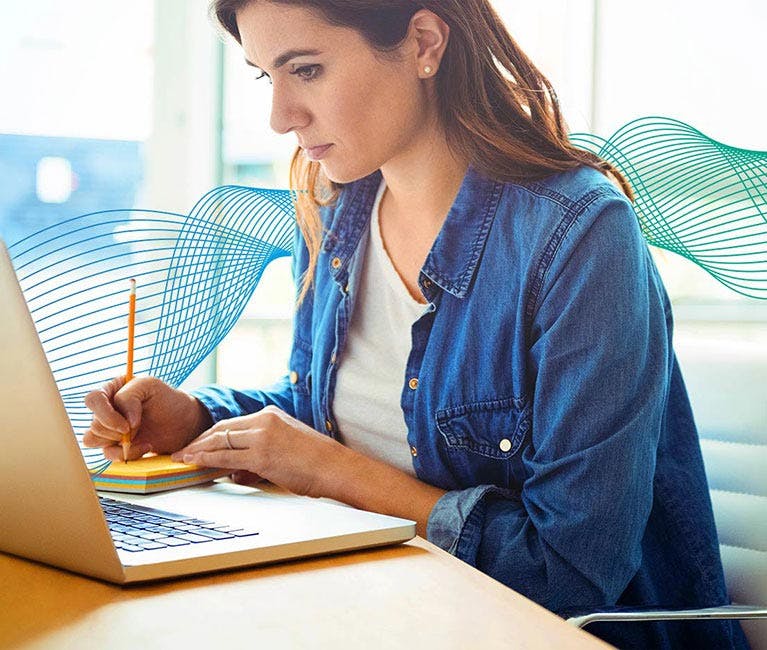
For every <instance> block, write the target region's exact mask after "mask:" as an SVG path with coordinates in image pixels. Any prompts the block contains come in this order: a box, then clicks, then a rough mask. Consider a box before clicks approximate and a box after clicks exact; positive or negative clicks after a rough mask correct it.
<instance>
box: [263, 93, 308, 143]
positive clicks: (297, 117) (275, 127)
mask: <svg viewBox="0 0 767 650" xmlns="http://www.w3.org/2000/svg"><path fill="white" fill-rule="evenodd" d="M310 119H311V118H310V115H309V112H308V110H307V109H306V107H305V106H303V105H302V104H301V103H300V102H298V101H297V100H296V98H295V97H292V96H291V95H290V94H289V93H288V92H287V91H286V90H283V89H278V88H277V86H276V85H275V86H273V88H272V112H271V116H270V118H269V126H270V127H271V128H272V131H274V132H275V133H279V134H283V133H290V132H291V131H295V130H296V129H300V128H302V127H305V126H306V125H307V124H308V123H309V121H310Z"/></svg>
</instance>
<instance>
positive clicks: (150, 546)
mask: <svg viewBox="0 0 767 650" xmlns="http://www.w3.org/2000/svg"><path fill="white" fill-rule="evenodd" d="M139 546H141V548H143V549H144V550H145V551H155V550H157V549H158V548H168V547H167V546H166V545H165V544H160V543H158V542H150V541H145V542H141V544H139Z"/></svg>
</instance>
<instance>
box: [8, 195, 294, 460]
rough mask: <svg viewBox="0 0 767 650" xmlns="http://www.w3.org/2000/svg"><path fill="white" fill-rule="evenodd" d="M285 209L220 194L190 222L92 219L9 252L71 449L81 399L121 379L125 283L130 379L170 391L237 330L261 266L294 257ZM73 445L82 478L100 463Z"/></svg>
mask: <svg viewBox="0 0 767 650" xmlns="http://www.w3.org/2000/svg"><path fill="white" fill-rule="evenodd" d="M293 202H294V196H293V194H292V193H291V192H289V191H287V190H264V189H253V188H246V187H235V186H226V187H220V188H217V189H215V190H212V191H211V192H209V193H208V194H206V195H205V196H204V197H203V198H202V199H201V200H200V201H199V202H198V203H197V204H196V205H195V206H194V208H193V209H192V211H191V212H190V214H189V215H187V216H185V215H180V214H174V213H169V212H156V211H151V210H110V211H105V212H96V213H93V214H88V215H83V216H80V217H75V218H73V219H69V220H67V221H64V222H61V223H58V224H56V225H54V226H51V227H50V228H46V229H45V230H42V231H40V232H37V233H35V234H33V235H30V236H29V237H27V238H25V239H22V240H20V241H18V242H16V243H15V244H13V245H12V246H10V247H9V251H10V253H11V257H12V258H13V262H14V266H15V268H16V273H17V275H18V276H19V282H20V284H21V287H22V290H23V291H24V295H25V298H26V300H27V303H28V304H29V308H30V312H31V313H32V318H33V319H34V321H35V324H36V326H37V329H38V333H39V335H40V339H41V341H42V344H43V348H44V349H45V352H46V355H47V357H48V361H49V363H50V365H51V369H52V371H53V375H54V377H55V379H56V383H57V384H58V387H59V390H60V391H61V395H62V397H63V400H64V405H65V407H66V410H67V413H68V414H69V417H70V420H71V421H72V425H73V427H74V430H75V434H76V435H77V438H78V441H80V442H81V440H82V434H83V433H84V432H85V431H86V429H87V428H88V425H89V424H90V421H91V414H90V411H89V410H88V409H87V408H86V407H85V405H84V403H83V399H84V397H85V395H86V394H87V393H88V392H90V391H91V390H93V389H94V388H98V387H99V386H101V385H102V384H103V383H105V382H107V381H109V380H111V379H113V378H114V377H117V376H120V375H122V374H124V373H125V359H126V326H127V313H128V312H127V309H128V300H127V298H128V287H129V280H130V279H131V278H135V279H136V281H137V283H138V287H139V289H138V291H139V294H138V296H139V297H138V300H137V309H136V336H135V360H134V368H135V374H136V375H139V376H140V375H144V376H147V375H151V376H155V377H159V378H160V379H162V380H164V381H166V382H167V383H169V384H170V385H172V386H178V385H180V384H181V383H182V382H183V381H184V379H186V377H188V376H189V374H190V373H191V372H192V370H194V368H195V367H197V365H198V364H199V363H200V362H201V361H202V360H203V359H204V358H205V357H206V356H207V355H208V354H209V353H210V352H211V351H212V350H213V349H214V348H215V347H216V345H217V344H218V343H219V342H220V341H221V340H222V339H223V338H224V336H226V334H227V333H228V332H229V330H231V328H232V327H233V326H234V324H235V322H236V321H237V319H238V318H239V316H240V314H241V313H242V311H243V310H244V309H245V306H246V305H247V303H248V300H249V299H250V296H251V295H252V293H253V290H254V289H255V287H256V284H257V283H258V281H259V279H260V278H261V274H262V273H263V270H264V268H266V266H267V265H268V264H269V263H270V262H271V261H272V260H274V259H276V258H278V257H284V256H289V255H290V254H291V249H292V242H293V232H294V228H295V213H294V208H293ZM80 446H81V449H82V450H83V455H84V457H85V460H86V463H87V465H88V468H89V469H90V470H91V472H94V473H98V472H100V471H103V470H104V469H105V468H106V467H107V466H108V465H109V461H105V460H104V457H103V455H102V453H101V451H100V450H97V449H96V450H94V449H87V448H85V447H83V446H82V444H81V445H80Z"/></svg>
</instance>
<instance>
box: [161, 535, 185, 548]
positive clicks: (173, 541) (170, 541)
mask: <svg viewBox="0 0 767 650" xmlns="http://www.w3.org/2000/svg"><path fill="white" fill-rule="evenodd" d="M157 542H159V543H160V544H165V545H166V546H188V545H189V542H188V541H186V540H185V539H179V538H178V537H160V538H159V539H158V540H157Z"/></svg>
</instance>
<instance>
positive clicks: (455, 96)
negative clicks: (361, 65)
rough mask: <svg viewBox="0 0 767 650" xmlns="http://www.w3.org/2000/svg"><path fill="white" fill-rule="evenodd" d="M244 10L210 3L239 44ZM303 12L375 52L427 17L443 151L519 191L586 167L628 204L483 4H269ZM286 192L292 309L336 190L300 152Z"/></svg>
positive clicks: (239, 1)
mask: <svg viewBox="0 0 767 650" xmlns="http://www.w3.org/2000/svg"><path fill="white" fill-rule="evenodd" d="M252 1H254V0H213V1H212V3H211V13H212V14H213V15H214V16H215V18H216V20H217V21H218V22H219V24H220V25H221V26H222V27H223V28H224V29H225V30H226V31H227V32H228V33H229V34H231V35H232V36H233V37H234V38H235V39H236V40H237V41H238V42H240V34H239V31H238V29H237V21H236V11H237V10H238V9H240V8H241V7H243V6H245V5H247V4H249V3H250V2H252ZM269 1H270V2H274V3H277V4H286V5H299V6H305V7H308V8H310V9H313V10H315V11H317V12H319V13H320V14H321V15H322V16H324V17H325V19H326V20H328V22H330V23H332V24H334V25H339V26H343V27H350V28H352V29H355V30H357V31H358V32H359V33H360V34H361V35H362V36H363V37H364V38H365V39H366V40H367V41H368V43H370V45H371V46H372V47H374V48H376V49H377V50H379V51H381V52H392V51H394V50H396V48H397V46H398V45H399V44H400V43H401V42H402V40H403V39H404V38H405V36H406V35H407V30H408V27H409V24H410V19H411V18H412V17H413V15H414V14H415V13H416V12H417V11H418V10H419V9H428V10H429V11H432V12H433V13H434V14H436V15H437V16H439V17H440V18H441V19H442V20H444V21H445V23H447V25H448V26H449V27H450V37H449V39H448V43H447V47H446V49H445V53H444V55H443V58H442V61H441V63H440V66H439V70H438V72H437V74H436V86H437V101H438V112H439V116H440V119H441V121H442V126H443V129H444V131H445V133H446V135H447V138H448V144H449V146H450V147H451V148H453V149H454V150H455V151H461V152H464V153H465V154H466V155H467V156H468V160H469V163H470V164H471V165H472V166H473V167H474V168H475V169H477V170H478V171H479V172H480V173H482V174H483V175H485V176H487V177H489V178H493V179H496V180H499V181H503V182H524V181H529V180H535V179H540V178H543V177H545V176H547V175H549V174H552V173H555V172H562V171H566V170H568V169H573V168H575V167H578V166H581V165H586V166H589V167H593V168H594V169H597V170H599V171H601V172H602V173H603V174H605V175H607V176H608V177H612V178H613V179H614V180H616V181H617V182H618V183H619V185H620V187H621V189H622V190H623V192H624V193H625V194H626V196H628V197H629V199H631V200H633V199H634V194H633V191H632V189H631V186H630V184H629V182H628V181H627V180H626V178H625V177H624V176H623V175H622V174H621V173H620V172H619V171H618V170H617V169H616V168H615V167H613V166H612V165H611V164H610V163H608V162H607V161H605V160H602V159H601V158H599V157H598V156H596V155H595V154H593V153H591V152H587V151H584V150H582V149H578V148H577V147H574V146H573V145H572V144H571V143H570V141H569V139H568V135H567V125H566V124H565V121H564V118H563V117H562V113H561V110H560V107H559V101H558V99H557V95H556V92H555V91H554V88H553V87H552V85H551V83H550V82H549V80H548V79H546V77H545V76H544V75H543V74H542V73H541V72H540V71H539V70H538V69H537V68H536V67H535V65H533V63H532V61H531V60H530V59H529V58H528V57H527V55H526V54H525V53H524V52H523V51H522V50H521V49H520V47H519V46H518V45H517V43H516V41H514V39H513V38H512V37H511V35H510V34H509V32H508V31H507V30H506V27H505V25H504V24H503V22H502V21H501V19H500V18H499V17H498V15H497V13H496V12H495V10H494V9H493V7H492V6H491V5H490V2H489V0H418V1H416V0H269ZM290 177H291V178H290V183H291V188H292V189H294V190H297V191H298V193H297V197H298V198H297V205H296V215H297V220H298V225H299V227H300V229H301V232H302V234H303V236H304V239H305V241H306V244H307V247H308V250H309V267H308V269H307V272H306V274H305V276H304V278H303V281H302V286H301V293H300V295H299V299H298V300H299V302H300V301H301V300H302V299H303V297H304V296H305V295H306V292H307V291H308V290H309V288H310V286H311V284H312V280H313V278H314V269H315V267H316V262H317V258H318V257H319V252H320V247H321V244H322V224H321V222H320V217H319V206H320V205H325V204H327V203H330V202H332V201H333V200H334V199H335V198H336V197H337V195H338V190H339V188H340V186H338V185H336V184H334V183H332V182H330V181H329V180H328V179H327V178H325V177H324V175H323V174H322V172H321V170H320V166H319V163H316V162H311V161H309V160H308V159H307V158H306V156H305V155H304V154H303V153H302V151H301V149H298V150H296V152H295V154H294V155H293V161H292V164H291V174H290Z"/></svg>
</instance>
